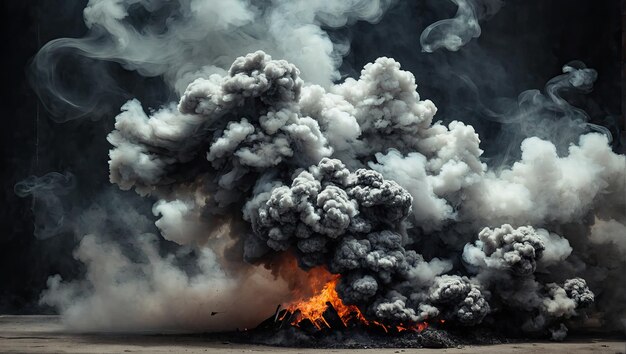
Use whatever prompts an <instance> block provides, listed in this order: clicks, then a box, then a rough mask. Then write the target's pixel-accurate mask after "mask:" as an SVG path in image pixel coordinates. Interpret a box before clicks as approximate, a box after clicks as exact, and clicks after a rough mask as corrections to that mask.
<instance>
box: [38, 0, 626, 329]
mask: <svg viewBox="0 0 626 354" xmlns="http://www.w3.org/2000/svg"><path fill="white" fill-rule="evenodd" d="M285 6H286V5H285ZM92 10H94V11H95V9H92ZM89 14H90V13H87V15H89ZM362 15H363V14H362ZM363 16H365V15H363ZM365 17H366V16H365ZM327 20H328V19H327ZM329 21H330V20H329ZM274 30H275V29H274ZM207 33H212V32H210V31H209V32H207ZM469 38H470V37H468V40H469ZM457 49H458V48H457ZM181 53H188V52H187V51H181ZM185 55H186V54H185ZM204 69H206V70H204ZM164 70H165V69H164ZM331 71H332V70H331ZM564 72H565V74H566V75H569V76H568V78H571V77H575V78H577V80H570V81H569V82H570V83H571V85H570V86H575V85H576V84H577V83H579V82H581V80H582V81H584V82H586V83H588V81H589V80H583V79H585V78H587V79H590V80H591V82H593V80H594V79H595V72H593V71H592V70H590V69H586V68H584V69H576V68H574V67H572V66H566V67H565V68H564ZM165 74H167V75H166V76H167V77H169V78H171V77H176V78H177V80H176V85H175V86H176V87H177V89H178V90H179V91H180V92H181V98H180V101H179V102H178V103H177V104H176V103H172V104H170V105H166V106H164V107H162V108H160V109H158V110H150V111H149V112H147V113H146V111H145V110H144V107H142V105H141V103H140V102H139V101H138V100H130V101H128V102H127V103H126V104H125V105H124V106H123V107H122V112H121V113H120V114H119V115H118V116H117V117H116V122H115V129H114V130H113V131H112V132H111V133H110V134H109V135H108V141H109V142H110V144H111V145H112V149H111V150H110V154H109V157H110V161H109V167H110V181H111V182H112V183H114V184H116V185H117V186H119V188H120V189H122V190H134V191H135V192H136V193H138V194H139V195H141V196H145V197H146V198H152V199H154V200H155V203H154V207H153V212H154V215H155V216H156V217H157V218H158V220H157V221H156V226H157V227H158V229H159V230H160V232H161V234H162V236H163V237H164V238H165V239H167V240H169V241H172V242H175V243H177V244H179V245H182V246H185V247H188V249H193V250H195V251H196V252H197V253H199V254H200V255H201V256H200V257H197V258H198V260H197V262H195V263H194V264H192V265H191V266H189V267H188V268H190V269H191V270H189V269H188V268H185V267H182V266H180V264H179V263H177V260H178V257H179V255H178V254H172V255H168V256H165V257H164V256H162V255H160V254H159V251H158V250H157V248H156V246H154V244H153V242H152V243H151V241H150V240H149V239H148V240H146V239H143V241H142V242H141V247H140V250H139V252H138V253H139V254H140V256H138V257H137V256H132V257H131V256H129V255H127V254H125V253H124V252H122V251H121V250H120V249H119V248H118V247H117V246H112V245H110V244H109V243H107V242H105V241H95V240H94V238H93V237H91V236H90V237H86V238H85V239H84V240H83V241H82V242H81V245H80V246H79V249H78V251H77V257H78V258H79V259H80V260H81V261H83V262H84V263H86V264H87V265H88V270H87V274H88V276H87V279H86V280H85V281H84V282H69V283H68V282H63V281H62V280H61V279H60V278H58V277H54V278H51V280H50V282H49V285H50V288H49V290H48V291H46V293H45V294H44V295H43V297H42V301H43V302H44V303H46V304H49V305H53V306H56V307H57V308H59V309H60V311H61V312H62V313H63V314H65V316H66V320H67V322H68V323H69V324H70V325H72V324H73V325H75V326H87V327H95V328H102V327H107V326H109V325H110V324H111V323H116V322H118V321H119V319H120V318H124V319H125V322H126V323H127V325H129V326H137V327H145V326H148V327H150V326H151V325H154V326H155V327H156V328H162V327H167V326H168V325H172V326H174V327H176V326H177V325H180V324H181V323H186V321H187V318H193V320H192V321H191V322H193V325H192V326H189V327H191V328H194V329H206V328H209V329H211V330H228V329H234V327H235V326H237V327H240V328H241V326H242V323H243V324H244V325H245V326H246V327H248V328H250V326H254V325H256V324H258V323H259V322H261V319H262V318H265V317H267V316H269V315H270V313H271V309H272V308H274V306H275V305H276V304H277V303H281V304H282V310H279V311H277V312H276V313H275V314H274V316H271V317H270V319H269V320H268V321H265V322H263V324H262V325H261V328H264V329H284V328H286V327H288V328H290V330H296V329H298V330H301V331H303V332H306V333H311V332H318V331H326V330H329V329H330V330H336V329H337V328H350V327H355V326H356V327H360V328H367V329H369V330H372V331H378V332H380V333H404V332H407V333H417V334H421V333H422V332H425V329H426V328H427V327H428V326H431V327H442V326H446V327H449V328H452V329H454V328H457V329H461V331H465V332H467V333H469V332H471V331H473V330H475V329H476V328H483V327H485V328H486V327H489V328H498V330H500V331H503V332H505V331H507V330H508V329H511V330H512V331H515V330H517V329H519V328H522V329H523V331H525V332H527V333H532V334H539V335H549V333H552V335H553V337H554V338H562V336H563V334H564V331H566V330H567V327H566V324H567V326H574V327H576V326H584V323H585V321H586V320H588V319H589V317H596V318H600V319H601V321H603V322H604V323H605V324H606V325H607V326H609V327H612V328H614V327H615V326H618V325H619V323H620V321H622V319H623V318H625V316H626V312H625V311H626V303H625V300H624V299H623V298H621V299H620V295H623V289H622V288H620V287H615V286H608V285H607V281H606V280H607V279H615V277H617V275H618V274H619V273H620V272H622V271H624V264H623V262H622V263H620V262H619V261H617V260H618V259H619V258H620V257H622V258H623V256H624V255H625V254H626V249H624V248H623V247H621V246H620V247H621V248H620V247H618V248H616V249H614V250H613V251H612V253H610V254H604V253H603V252H602V249H604V248H606V247H610V245H612V244H619V245H623V242H622V241H623V240H622V241H619V240H618V239H619V237H623V235H624V234H626V226H625V225H626V219H625V217H624V215H623V213H622V214H620V213H619V212H616V210H624V208H625V207H626V202H625V200H624V191H625V183H626V173H625V169H626V158H625V156H624V155H619V154H616V153H614V152H613V151H612V150H611V147H610V145H609V138H608V137H607V136H605V135H603V134H599V133H589V130H590V129H587V134H582V135H580V138H579V140H578V142H577V144H573V145H571V146H569V150H568V151H567V153H564V154H563V153H561V152H560V151H559V150H558V148H557V146H555V144H554V143H553V142H551V141H548V140H542V139H540V138H537V137H531V138H528V139H526V140H524V142H523V143H522V145H521V159H520V160H519V161H517V162H515V163H514V164H512V165H510V166H502V167H499V168H494V167H490V166H488V165H487V164H486V163H485V161H483V160H482V159H481V155H482V153H483V151H482V150H481V147H480V143H481V141H480V138H479V136H478V134H476V132H475V130H474V128H473V127H472V126H471V125H467V124H464V123H463V122H461V121H451V122H450V123H448V124H444V123H442V122H441V121H437V120H435V115H436V112H437V108H436V106H435V104H434V103H433V102H431V101H429V100H422V99H421V97H420V95H419V94H418V92H417V84H416V80H415V77H414V76H413V74H412V73H410V72H407V71H404V70H402V69H401V66H400V63H398V62H396V61H395V60H394V59H392V58H386V57H382V58H379V59H377V60H375V61H374V62H372V63H369V64H367V65H366V66H365V67H364V68H363V70H362V71H361V75H360V77H359V78H356V79H353V78H347V79H345V80H344V81H343V82H342V83H339V84H329V83H326V84H324V86H321V85H316V84H313V83H307V82H305V81H304V80H303V79H302V78H301V74H302V73H301V72H300V70H299V69H298V68H297V67H296V65H294V64H292V63H290V62H288V61H286V60H279V59H275V58H272V57H271V56H270V55H268V54H266V53H265V52H263V51H256V52H252V53H249V54H247V55H244V56H240V57H237V58H236V59H235V60H234V62H233V63H232V65H231V66H230V68H229V69H228V70H227V71H226V70H218V69H216V68H211V69H210V70H209V69H207V68H204V67H203V70H199V71H197V72H195V73H194V75H193V80H190V78H189V77H188V76H185V77H177V76H176V75H178V74H179V73H178V72H176V71H175V70H173V69H172V68H169V67H168V69H167V70H165ZM175 74H176V75H175ZM306 74H307V75H309V76H310V75H311V73H310V72H308V73H306ZM590 76H593V77H590ZM182 82H185V83H186V85H185V86H184V87H182V88H181V87H180V85H181V83H182ZM185 87H186V88H185ZM550 99H553V100H560V97H558V93H557V94H555V93H554V92H551V94H550V98H545V97H544V100H550ZM559 104H560V106H561V107H562V106H563V105H564V103H563V102H561V101H559ZM459 118H462V117H459ZM133 257H134V258H133ZM293 257H295V259H294V261H293V264H294V266H293V267H287V266H285V264H287V263H289V262H288V261H286V260H287V259H293ZM295 264H297V266H295ZM100 269H105V270H106V272H105V273H106V274H104V275H101V274H100V273H99V272H100V271H99V270H100ZM214 290H215V294H214V293H213V292H212V291H214ZM220 291H221V293H219V294H217V293H218V292H220ZM207 293H211V294H212V295H211V296H204V295H203V294H207ZM107 294H108V295H107ZM236 297H239V298H240V300H238V301H236V303H233V299H234V298H236ZM142 298H145V299H147V300H149V301H146V303H145V304H144V303H143V301H141V300H140V301H139V302H142V303H141V304H137V299H142ZM179 298H182V300H183V301H181V302H180V303H179V302H178V300H179ZM601 298H605V299H615V300H614V301H597V300H598V299H601ZM109 299H115V301H114V303H113V302H111V301H109ZM174 299H176V300H174ZM594 300H596V301H595V302H594ZM172 303H175V304H177V305H172ZM181 303H185V305H183V304H181ZM239 303H243V304H242V305H241V306H240V305H238V304H239ZM129 304H132V306H131V307H129ZM144 305H145V306H144ZM218 305H221V306H223V307H219V306H218ZM119 306H121V307H122V309H121V310H120V308H119ZM177 306H181V307H180V308H179V307H177ZM216 306H218V307H216ZM154 309H159V310H158V311H156V313H155V310H154ZM198 309H200V310H198ZM209 310H210V311H220V312H224V313H229V315H228V316H229V319H230V320H228V321H225V322H222V323H217V322H212V321H213V320H212V319H210V318H209V316H203V314H205V313H206V311H209ZM268 311H270V313H268ZM216 321H218V320H216ZM183 327H184V326H183ZM426 331H427V330H426Z"/></svg>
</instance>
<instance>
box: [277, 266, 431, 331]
mask: <svg viewBox="0 0 626 354" xmlns="http://www.w3.org/2000/svg"><path fill="white" fill-rule="evenodd" d="M308 273H309V274H308V275H309V280H310V281H309V285H310V287H311V288H312V289H316V290H315V291H314V294H313V295H312V296H310V297H308V298H302V299H300V300H297V301H294V302H292V303H290V304H286V305H284V307H285V309H286V310H287V311H286V312H285V313H284V314H283V317H282V318H281V320H283V319H284V318H285V317H286V316H287V315H288V314H293V318H292V319H291V325H292V326H296V327H299V326H300V324H301V323H302V322H303V321H305V320H308V321H310V322H311V323H312V324H313V325H314V326H315V327H316V328H317V329H318V330H321V329H324V328H332V324H331V323H329V322H328V321H327V319H326V318H325V317H324V313H326V312H327V311H328V310H329V307H332V309H334V310H335V312H336V313H337V315H338V316H339V319H340V320H341V323H342V324H343V326H344V327H348V326H350V325H352V324H360V325H363V326H365V327H376V328H379V329H382V330H383V331H385V332H390V331H391V332H404V331H414V332H421V331H423V330H424V329H426V328H427V327H428V323H426V322H419V323H411V324H397V325H393V326H391V325H386V324H383V323H380V322H377V321H372V320H368V319H367V318H366V317H365V315H363V312H361V310H360V309H359V308H358V307H357V306H355V305H346V304H344V303H343V300H342V299H341V298H340V297H339V294H338V293H337V290H336V286H337V283H338V282H339V280H340V276H339V275H337V274H331V273H330V272H328V271H327V270H326V268H324V267H317V268H313V269H311V270H309V272H308ZM296 291H298V290H296Z"/></svg>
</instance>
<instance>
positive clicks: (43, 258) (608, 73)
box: [0, 0, 624, 314]
mask: <svg viewBox="0 0 626 354" xmlns="http://www.w3.org/2000/svg"><path fill="white" fill-rule="evenodd" d="M86 2H87V1H67V0H40V1H35V0H30V1H17V0H9V1H3V2H2V5H1V6H2V43H3V44H4V48H5V49H4V50H3V54H2V61H3V70H2V90H3V92H2V95H1V97H2V108H3V109H2V117H1V119H2V129H1V130H0V134H1V137H0V142H1V148H0V149H1V150H0V163H1V164H0V166H2V171H1V175H0V196H1V198H2V199H1V204H0V314H6V313H16V314H27V313H40V312H49V311H50V309H47V308H41V307H39V306H38V305H37V300H38V297H39V294H40V292H41V291H42V289H44V288H45V283H46V279H47V277H48V276H49V275H51V274H56V273H60V274H62V275H63V277H64V278H72V277H76V276H79V275H80V272H81V267H80V265H79V264H77V262H76V261H75V260H74V259H73V257H72V252H73V249H74V247H75V245H76V242H77V241H76V238H75V236H74V235H72V234H71V232H65V233H61V234H60V235H58V236H56V237H52V238H49V239H45V240H38V239H36V238H35V237H34V236H33V228H34V226H33V215H32V211H31V209H32V207H33V204H32V201H31V199H29V198H20V197H18V196H17V195H16V194H15V193H14V186H15V184H16V183H17V182H19V181H21V180H23V179H24V178H26V177H28V176H31V175H37V176H41V175H44V174H46V173H48V172H51V171H57V172H66V171H69V172H71V173H73V174H74V175H75V176H76V189H75V190H74V191H73V192H72V193H73V198H72V203H71V205H68V206H67V207H68V208H81V207H83V206H85V205H89V202H90V200H92V199H93V198H95V196H96V194H97V193H98V191H101V190H102V189H106V188H109V182H108V165H107V160H108V157H107V153H108V149H109V145H108V143H107V142H106V135H107V134H108V133H109V132H110V131H111V130H112V128H113V121H114V119H113V117H114V116H115V114H116V112H117V111H118V110H119V107H120V106H121V105H122V104H123V102H125V100H127V99H128V98H130V97H138V98H140V99H141V101H142V102H144V103H147V105H148V106H156V105H158V104H160V103H163V102H166V101H168V100H169V99H171V98H172V95H171V93H169V92H167V90H166V89H164V85H163V84H162V82H161V81H160V80H159V79H158V78H150V79H146V78H142V77H140V76H138V75H136V74H134V73H131V72H126V71H125V70H123V69H122V68H120V67H119V66H118V65H117V64H112V63H95V62H90V61H86V60H81V61H79V62H72V61H70V62H69V63H70V64H68V65H66V66H65V67H62V68H60V70H63V74H64V75H65V77H66V79H67V82H69V83H71V82H72V81H73V80H76V82H77V83H78V82H80V80H84V79H85V77H86V76H84V75H83V74H84V73H85V71H83V70H86V69H87V68H89V67H90V66H93V65H100V66H101V68H102V69H103V70H104V71H105V72H107V73H108V75H110V78H113V79H114V80H115V81H116V82H117V83H118V85H119V87H118V88H116V90H115V92H103V93H102V96H103V97H102V100H101V101H100V105H99V106H98V109H97V111H95V112H93V114H91V115H89V116H88V117H85V118H82V119H78V120H72V121H68V122H65V123H55V122H54V121H53V120H51V119H50V113H48V112H47V111H46V110H45V108H43V106H42V105H41V104H39V100H38V98H37V95H36V94H35V92H34V91H33V90H32V89H31V87H30V84H29V75H30V70H29V63H30V61H31V59H32V57H33V56H34V55H35V54H36V52H37V50H38V48H40V47H41V46H42V45H43V44H45V43H46V42H48V41H49V40H52V39H54V38H59V37H80V36H82V35H84V33H85V32H86V28H85V27H84V24H83V22H82V9H83V8H84V6H85V4H86ZM621 3H622V1H620V0H602V1H598V0H510V1H507V3H506V6H505V7H504V8H503V9H502V10H501V11H500V12H499V13H498V14H497V15H496V16H494V17H493V18H492V19H491V20H490V21H488V22H486V23H484V24H483V26H482V30H483V33H482V36H481V37H480V38H479V39H477V40H474V41H472V42H471V43H470V44H469V45H467V46H466V47H465V48H463V49H462V50H461V51H460V52H458V53H450V52H445V51H440V52H436V53H433V54H425V53H422V52H421V48H420V45H419V36H420V34H421V32H422V30H423V29H424V28H425V27H426V26H428V25H429V24H431V23H433V22H435V21H436V20H439V19H442V18H446V17H450V16H452V15H453V14H454V12H455V9H454V7H453V6H452V5H451V4H447V2H444V1H442V0H399V1H398V4H397V5H395V6H394V7H393V8H391V9H390V10H389V11H388V12H387V13H386V15H385V16H384V17H383V19H382V20H381V22H380V23H379V24H377V25H372V24H368V23H357V24H355V25H354V26H352V27H351V28H349V29H342V30H335V31H332V33H331V35H332V36H337V37H340V38H349V39H350V40H351V43H352V50H351V52H350V54H349V55H348V56H347V57H346V60H345V62H344V65H343V66H342V72H343V73H345V75H347V76H355V75H357V74H358V72H359V71H360V68H361V67H362V66H363V65H364V64H365V63H367V62H369V61H372V60H374V59H376V58H377V57H379V56H390V57H393V58H395V59H396V60H398V61H399V62H400V63H401V64H402V65H403V68H404V69H406V70H410V71H412V72H413V73H414V74H415V76H416V79H417V82H418V85H419V88H418V91H419V92H420V95H421V96H422V98H429V99H431V100H433V101H434V102H435V104H436V105H437V106H438V107H439V109H440V111H439V113H438V116H439V118H440V119H445V120H451V119H460V120H463V121H466V122H468V123H470V124H473V125H475V126H476V129H477V131H478V132H479V133H480V134H481V140H482V141H483V142H484V143H483V148H485V147H486V150H487V152H486V155H487V156H489V153H490V151H489V149H498V146H497V144H492V145H490V144H489V139H490V138H492V137H494V136H496V135H497V133H498V131H499V129H500V126H499V124H497V123H493V122H488V121H485V120H484V119H482V117H481V116H480V114H479V113H477V112H476V110H475V105H474V101H475V100H476V91H475V90H474V91H472V90H471V89H469V88H468V87H467V85H466V84H465V82H466V81H463V80H461V79H459V78H460V77H461V76H462V77H465V78H469V80H471V82H473V83H474V85H475V86H476V87H477V92H478V94H479V95H480V97H481V99H485V100H486V99H487V98H488V97H500V96H504V97H516V96H517V94H519V93H520V92H522V91H524V90H527V89H542V88H543V86H544V85H545V83H546V82H547V81H548V80H549V79H550V78H552V77H554V76H556V75H558V74H560V72H561V71H560V70H561V67H562V66H563V65H564V64H566V63H567V62H569V61H571V60H575V59H577V60H582V61H583V62H585V63H586V64H587V65H588V66H589V67H592V68H595V69H596V70H598V73H599V79H598V81H597V82H596V86H595V90H594V92H592V93H591V94H590V95H589V99H588V100H586V101H585V102H584V103H583V106H584V108H585V109H586V110H587V111H588V113H589V114H590V117H591V121H592V122H594V123H598V124H602V125H604V126H607V127H609V129H611V131H612V133H613V135H614V137H615V138H616V139H615V142H614V148H615V149H616V150H619V151H623V146H622V145H621V143H620V139H619V136H620V134H621V131H620V129H623V127H624V120H623V119H622V118H620V117H621V115H622V107H621V102H622V99H621V98H622V83H623V78H622V60H623V59H622V48H621V41H622V39H621V13H622V4H621ZM74 64H77V65H74ZM78 64H80V65H78ZM88 79H93V78H91V77H88ZM148 210H149V209H148Z"/></svg>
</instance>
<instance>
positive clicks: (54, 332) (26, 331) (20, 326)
mask: <svg viewBox="0 0 626 354" xmlns="http://www.w3.org/2000/svg"><path fill="white" fill-rule="evenodd" d="M321 352H324V353H350V354H357V353H371V354H373V353H383V354H385V353H389V354H391V353H406V354H409V353H419V354H429V353H439V354H440V353H480V354H500V353H568V354H578V353H610V354H617V353H621V354H626V341H620V340H615V339H612V340H602V339H589V340H585V341H579V340H578V341H577V340H575V339H570V340H566V341H565V342H560V343H552V342H538V343H516V344H503V345H492V346H466V347H463V348H451V349H328V350H320V349H299V348H280V347H268V346H258V345H247V344H234V343H227V342H220V341H217V340H215V339H207V338H204V337H202V336H197V335H196V336H193V335H165V336H164V335H142V334H77V333H67V332H65V331H63V327H62V325H61V324H60V322H59V318H58V317H56V316H0V353H285V354H291V353H303V354H304V353H321Z"/></svg>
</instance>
